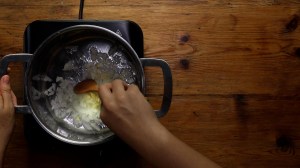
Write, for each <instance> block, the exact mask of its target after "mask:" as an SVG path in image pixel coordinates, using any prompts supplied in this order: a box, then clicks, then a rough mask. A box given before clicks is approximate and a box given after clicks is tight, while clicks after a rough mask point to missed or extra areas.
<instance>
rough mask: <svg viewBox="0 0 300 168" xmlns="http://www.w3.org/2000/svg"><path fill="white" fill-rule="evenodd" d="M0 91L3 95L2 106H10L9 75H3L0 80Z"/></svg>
mask: <svg viewBox="0 0 300 168" xmlns="http://www.w3.org/2000/svg"><path fill="white" fill-rule="evenodd" d="M0 82H1V83H0V91H1V94H2V97H3V103H4V108H6V107H7V106H9V107H12V106H13V105H12V96H11V87H10V81H9V76H8V75H4V76H3V77H2V78H1V80H0Z"/></svg>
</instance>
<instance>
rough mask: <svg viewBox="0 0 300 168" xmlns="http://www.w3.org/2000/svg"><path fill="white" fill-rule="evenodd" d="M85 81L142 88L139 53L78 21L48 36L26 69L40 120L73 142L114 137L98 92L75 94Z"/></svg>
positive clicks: (30, 96) (87, 142)
mask: <svg viewBox="0 0 300 168" xmlns="http://www.w3.org/2000/svg"><path fill="white" fill-rule="evenodd" d="M85 79H94V80H96V82H97V83H98V84H102V83H106V82H111V81H112V80H114V79H122V80H124V81H126V82H127V83H130V84H131V83H134V84H137V85H138V86H139V88H140V89H141V90H142V91H143V89H144V74H143V69H142V65H141V63H140V61H139V59H138V56H137V55H136V53H135V52H134V50H133V49H132V48H131V47H130V45H129V44H128V43H127V42H125V40H123V39H122V38H121V37H119V36H118V35H117V34H115V33H113V32H111V31H109V30H106V29H104V28H100V27H97V26H87V25H85V26H83V25H80V26H73V27H69V28H66V29H64V30H62V31H59V32H57V33H55V34H53V35H52V36H51V37H49V38H48V39H47V40H46V41H45V42H44V43H42V44H41V46H40V47H39V48H38V49H37V51H36V52H35V53H34V56H33V57H32V59H31V61H30V64H29V67H28V69H27V72H26V95H27V100H28V102H29V105H30V106H31V108H32V111H33V115H34V117H35V119H36V120H37V121H38V123H39V124H40V125H41V126H42V127H43V128H44V129H45V130H46V131H47V132H48V133H50V134H51V135H53V136H54V137H56V138H58V139H60V140H62V141H65V142H67V143H71V144H79V145H90V144H96V143H101V142H104V141H105V140H107V139H109V138H110V137H111V136H112V135H113V133H112V132H111V131H110V130H109V129H108V128H107V127H106V126H105V125H104V124H103V123H102V121H101V119H100V117H99V115H100V109H101V108H100V106H101V100H100V99H99V97H98V94H97V93H87V94H84V95H76V94H75V93H74V92H73V87H74V86H75V85H76V84H77V83H78V82H80V81H82V80H85Z"/></svg>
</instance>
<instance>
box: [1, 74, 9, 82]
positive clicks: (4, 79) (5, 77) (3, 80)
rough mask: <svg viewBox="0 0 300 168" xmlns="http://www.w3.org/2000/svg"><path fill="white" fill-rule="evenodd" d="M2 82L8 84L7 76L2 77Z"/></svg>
mask: <svg viewBox="0 0 300 168" xmlns="http://www.w3.org/2000/svg"><path fill="white" fill-rule="evenodd" d="M2 82H4V83H6V84H9V76H8V75H4V76H3V77H2Z"/></svg>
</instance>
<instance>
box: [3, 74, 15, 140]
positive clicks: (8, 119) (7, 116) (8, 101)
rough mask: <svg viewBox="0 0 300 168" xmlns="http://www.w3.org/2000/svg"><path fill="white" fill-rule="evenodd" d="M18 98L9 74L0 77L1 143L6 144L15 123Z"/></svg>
mask: <svg viewBox="0 0 300 168" xmlns="http://www.w3.org/2000/svg"><path fill="white" fill-rule="evenodd" d="M15 105H17V98H16V96H15V94H14V93H13V91H12V90H11V87H10V81H9V76H8V75H4V76H2V77H1V79H0V137H1V139H0V145H1V146H6V145H7V143H8V140H9V138H10V135H11V133H12V130H13V126H14V123H15V110H14V106H15Z"/></svg>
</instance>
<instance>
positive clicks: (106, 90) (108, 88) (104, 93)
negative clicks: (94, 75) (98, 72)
mask: <svg viewBox="0 0 300 168" xmlns="http://www.w3.org/2000/svg"><path fill="white" fill-rule="evenodd" d="M99 96H100V99H101V101H102V102H103V103H105V102H109V101H110V100H111V99H112V98H111V96H112V84H111V83H106V84H102V85H100V86H99Z"/></svg>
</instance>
